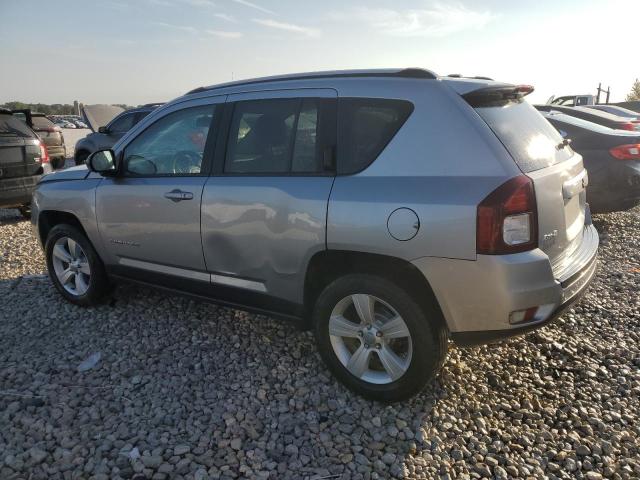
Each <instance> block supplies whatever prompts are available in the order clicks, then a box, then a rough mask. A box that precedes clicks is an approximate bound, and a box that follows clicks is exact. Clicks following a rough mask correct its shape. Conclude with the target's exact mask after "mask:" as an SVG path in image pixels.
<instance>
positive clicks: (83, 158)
mask: <svg viewBox="0 0 640 480" xmlns="http://www.w3.org/2000/svg"><path fill="white" fill-rule="evenodd" d="M89 155H90V153H89V152H87V151H86V150H80V151H79V152H77V153H76V156H75V161H76V165H84V164H85V163H86V162H87V158H89Z"/></svg>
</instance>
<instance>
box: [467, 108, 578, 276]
mask: <svg viewBox="0 0 640 480" xmlns="http://www.w3.org/2000/svg"><path fill="white" fill-rule="evenodd" d="M474 107H475V110H476V112H477V113H478V114H479V115H480V116H481V117H482V118H483V119H484V120H485V122H486V123H487V124H488V125H489V127H490V128H491V129H492V130H493V132H494V133H495V134H496V136H497V137H498V138H499V139H500V141H501V142H502V143H503V145H504V146H505V147H506V149H507V150H508V151H509V153H510V154H511V156H512V157H513V159H514V161H515V162H516V163H517V165H518V167H519V168H520V170H521V171H522V172H523V173H524V174H526V175H527V176H528V177H529V178H531V180H533V185H534V190H535V195H536V203H537V210H538V232H539V233H538V236H539V237H538V245H539V248H540V249H541V250H543V251H544V252H545V253H546V254H547V255H548V256H549V259H550V260H551V264H552V266H553V270H554V274H555V275H556V278H558V277H559V276H561V275H562V270H563V269H564V265H565V262H564V260H565V259H567V258H568V257H570V256H571V255H572V253H574V252H575V251H576V250H577V249H578V247H579V246H580V244H581V242H582V235H583V231H584V228H585V208H586V202H585V199H586V194H585V187H586V185H587V183H588V177H587V171H586V170H585V169H584V166H583V164H582V157H581V156H580V155H579V154H577V153H575V152H574V151H573V150H571V147H570V146H569V144H568V143H567V142H565V141H564V139H563V138H562V136H561V135H560V134H559V133H558V131H557V130H556V129H555V128H554V127H553V126H552V125H551V124H550V123H549V122H548V121H547V120H546V119H545V118H544V117H543V116H542V115H541V114H540V113H539V112H538V111H537V110H536V109H535V108H533V107H532V106H531V105H529V104H528V103H527V102H526V101H524V100H523V99H521V98H520V99H513V100H509V101H505V102H498V103H489V104H480V105H474Z"/></svg>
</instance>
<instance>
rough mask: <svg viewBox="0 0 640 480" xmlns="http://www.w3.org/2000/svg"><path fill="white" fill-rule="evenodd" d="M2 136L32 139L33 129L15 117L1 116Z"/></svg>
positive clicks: (0, 131) (0, 132)
mask: <svg viewBox="0 0 640 480" xmlns="http://www.w3.org/2000/svg"><path fill="white" fill-rule="evenodd" d="M0 135H3V136H9V135H11V136H17V137H23V138H32V137H33V136H34V135H33V133H32V132H31V129H30V128H29V127H28V126H27V124H26V123H24V122H23V121H22V120H20V119H18V118H16V117H14V116H13V115H7V114H0Z"/></svg>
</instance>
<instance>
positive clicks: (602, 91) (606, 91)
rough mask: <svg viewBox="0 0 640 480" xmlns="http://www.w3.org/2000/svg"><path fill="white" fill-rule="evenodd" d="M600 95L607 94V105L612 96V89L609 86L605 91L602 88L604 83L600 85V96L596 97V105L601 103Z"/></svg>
mask: <svg viewBox="0 0 640 480" xmlns="http://www.w3.org/2000/svg"><path fill="white" fill-rule="evenodd" d="M600 93H606V94H607V100H606V101H605V103H609V97H610V96H611V87H610V86H609V87H607V89H606V90H605V89H604V88H602V83H598V95H596V104H598V103H600Z"/></svg>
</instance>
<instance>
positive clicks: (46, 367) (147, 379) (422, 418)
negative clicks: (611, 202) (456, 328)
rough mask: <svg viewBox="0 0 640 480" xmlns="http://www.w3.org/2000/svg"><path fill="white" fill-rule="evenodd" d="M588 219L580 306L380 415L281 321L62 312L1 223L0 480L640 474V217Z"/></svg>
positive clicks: (179, 310)
mask: <svg viewBox="0 0 640 480" xmlns="http://www.w3.org/2000/svg"><path fill="white" fill-rule="evenodd" d="M594 221H595V224H596V227H597V228H598V229H599V231H600V233H601V248H600V267H599V270H598V273H597V275H596V278H595V280H594V283H593V285H592V287H591V288H590V290H589V292H587V294H586V295H585V296H584V297H583V299H582V300H581V301H580V302H579V303H577V304H575V305H574V306H573V307H572V308H571V309H570V310H568V311H567V312H566V313H565V314H564V315H563V316H562V317H561V318H560V319H559V320H557V321H556V322H555V323H554V324H553V325H550V326H547V327H545V328H543V329H541V330H538V331H535V332H532V333H529V334H528V335H525V336H523V337H518V338H514V339H512V340H510V341H508V342H503V343H500V344H496V345H491V346H484V347H476V348H472V349H462V348H457V347H452V348H451V349H450V352H449V358H448V360H447V361H446V363H445V365H444V368H443V370H442V373H441V374H440V375H439V377H438V378H437V379H436V380H435V381H434V382H433V384H432V385H430V386H429V387H428V388H426V389H425V390H424V392H422V393H421V394H420V395H418V396H416V397H415V398H414V399H412V400H410V401H408V402H404V403H401V404H393V405H382V404H378V403H374V402H369V401H367V400H364V399H362V398H360V397H357V396H355V395H353V394H352V393H350V392H349V391H348V390H347V389H345V388H344V387H342V386H341V385H340V384H339V383H337V382H336V381H335V380H334V379H333V377H331V375H329V373H328V371H327V370H326V368H325V367H324V365H323V364H322V362H321V361H320V359H319V356H318V355H317V352H316V350H315V347H314V344H313V338H312V336H311V335H310V334H309V333H302V332H299V331H298V330H296V329H295V328H294V327H293V326H292V325H290V324H287V323H283V322H281V321H277V320H273V319H271V318H267V317H264V316H261V315H252V314H248V313H245V312H240V311H236V310H231V309H227V308H222V307H216V306H213V305H210V304H204V303H199V302H196V301H192V300H188V299H184V298H180V297H174V296H171V295H167V294H163V293H159V292H157V291H153V290H148V289H143V288H139V287H134V286H131V285H122V286H119V287H118V288H117V289H116V290H115V292H114V294H113V298H112V299H111V300H110V301H108V302H107V303H105V304H104V305H102V306H99V307H96V308H91V309H83V308H78V307H75V306H72V305H69V304H68V303H65V302H64V301H63V300H62V299H61V297H60V296H59V295H58V294H57V293H56V292H55V290H54V289H53V288H52V286H51V285H50V282H49V280H48V278H47V277H46V276H45V275H44V272H45V266H44V262H43V258H42V255H41V253H40V250H39V246H38V245H37V241H36V240H35V239H34V238H33V236H32V233H31V228H30V226H29V224H28V223H27V222H24V221H22V220H20V219H19V217H18V216H17V213H15V212H14V211H9V210H0V298H1V299H2V300H1V301H0V385H1V387H0V452H1V453H0V478H3V479H4V478H8V479H9V478H29V476H30V475H31V478H34V479H40V478H42V479H45V478H56V479H58V478H60V479H64V480H66V479H72V478H115V479H119V478H122V479H126V478H131V477H133V476H134V475H141V477H140V478H143V477H144V478H155V479H169V478H172V479H173V478H175V479H185V480H187V479H188V480H194V479H195V478H199V479H201V478H202V479H204V478H215V479H235V478H265V479H266V478H270V479H297V478H305V479H310V478H314V476H317V477H320V478H322V477H325V478H326V477H329V476H335V475H337V476H339V477H340V478H344V479H351V478H353V479H366V480H370V479H386V478H417V479H432V478H434V479H436V478H438V479H447V478H448V479H468V480H472V479H477V478H482V477H487V478H493V477H495V478H500V479H504V478H509V477H511V478H545V477H548V478H550V479H570V478H585V479H588V480H598V479H601V478H611V479H615V480H628V479H633V478H639V477H640V462H639V461H638V458H640V446H639V444H638V438H640V427H639V425H640V405H639V403H640V402H638V401H637V398H638V396H639V395H640V373H639V372H640V347H639V345H640V333H639V332H640V300H639V299H638V295H637V292H638V291H639V290H640V210H639V209H635V210H632V211H630V212H624V213H615V214H609V215H600V216H595V217H594ZM95 352H100V353H101V358H100V361H99V363H97V364H96V366H95V367H94V368H91V369H89V370H86V371H84V372H82V373H80V372H78V371H77V366H78V365H79V364H80V363H81V362H82V361H83V360H85V359H87V358H88V357H89V356H90V355H91V354H92V353H95ZM134 451H135V452H137V455H134V456H133V457H132V456H131V452H134ZM336 478H338V477H336Z"/></svg>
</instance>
